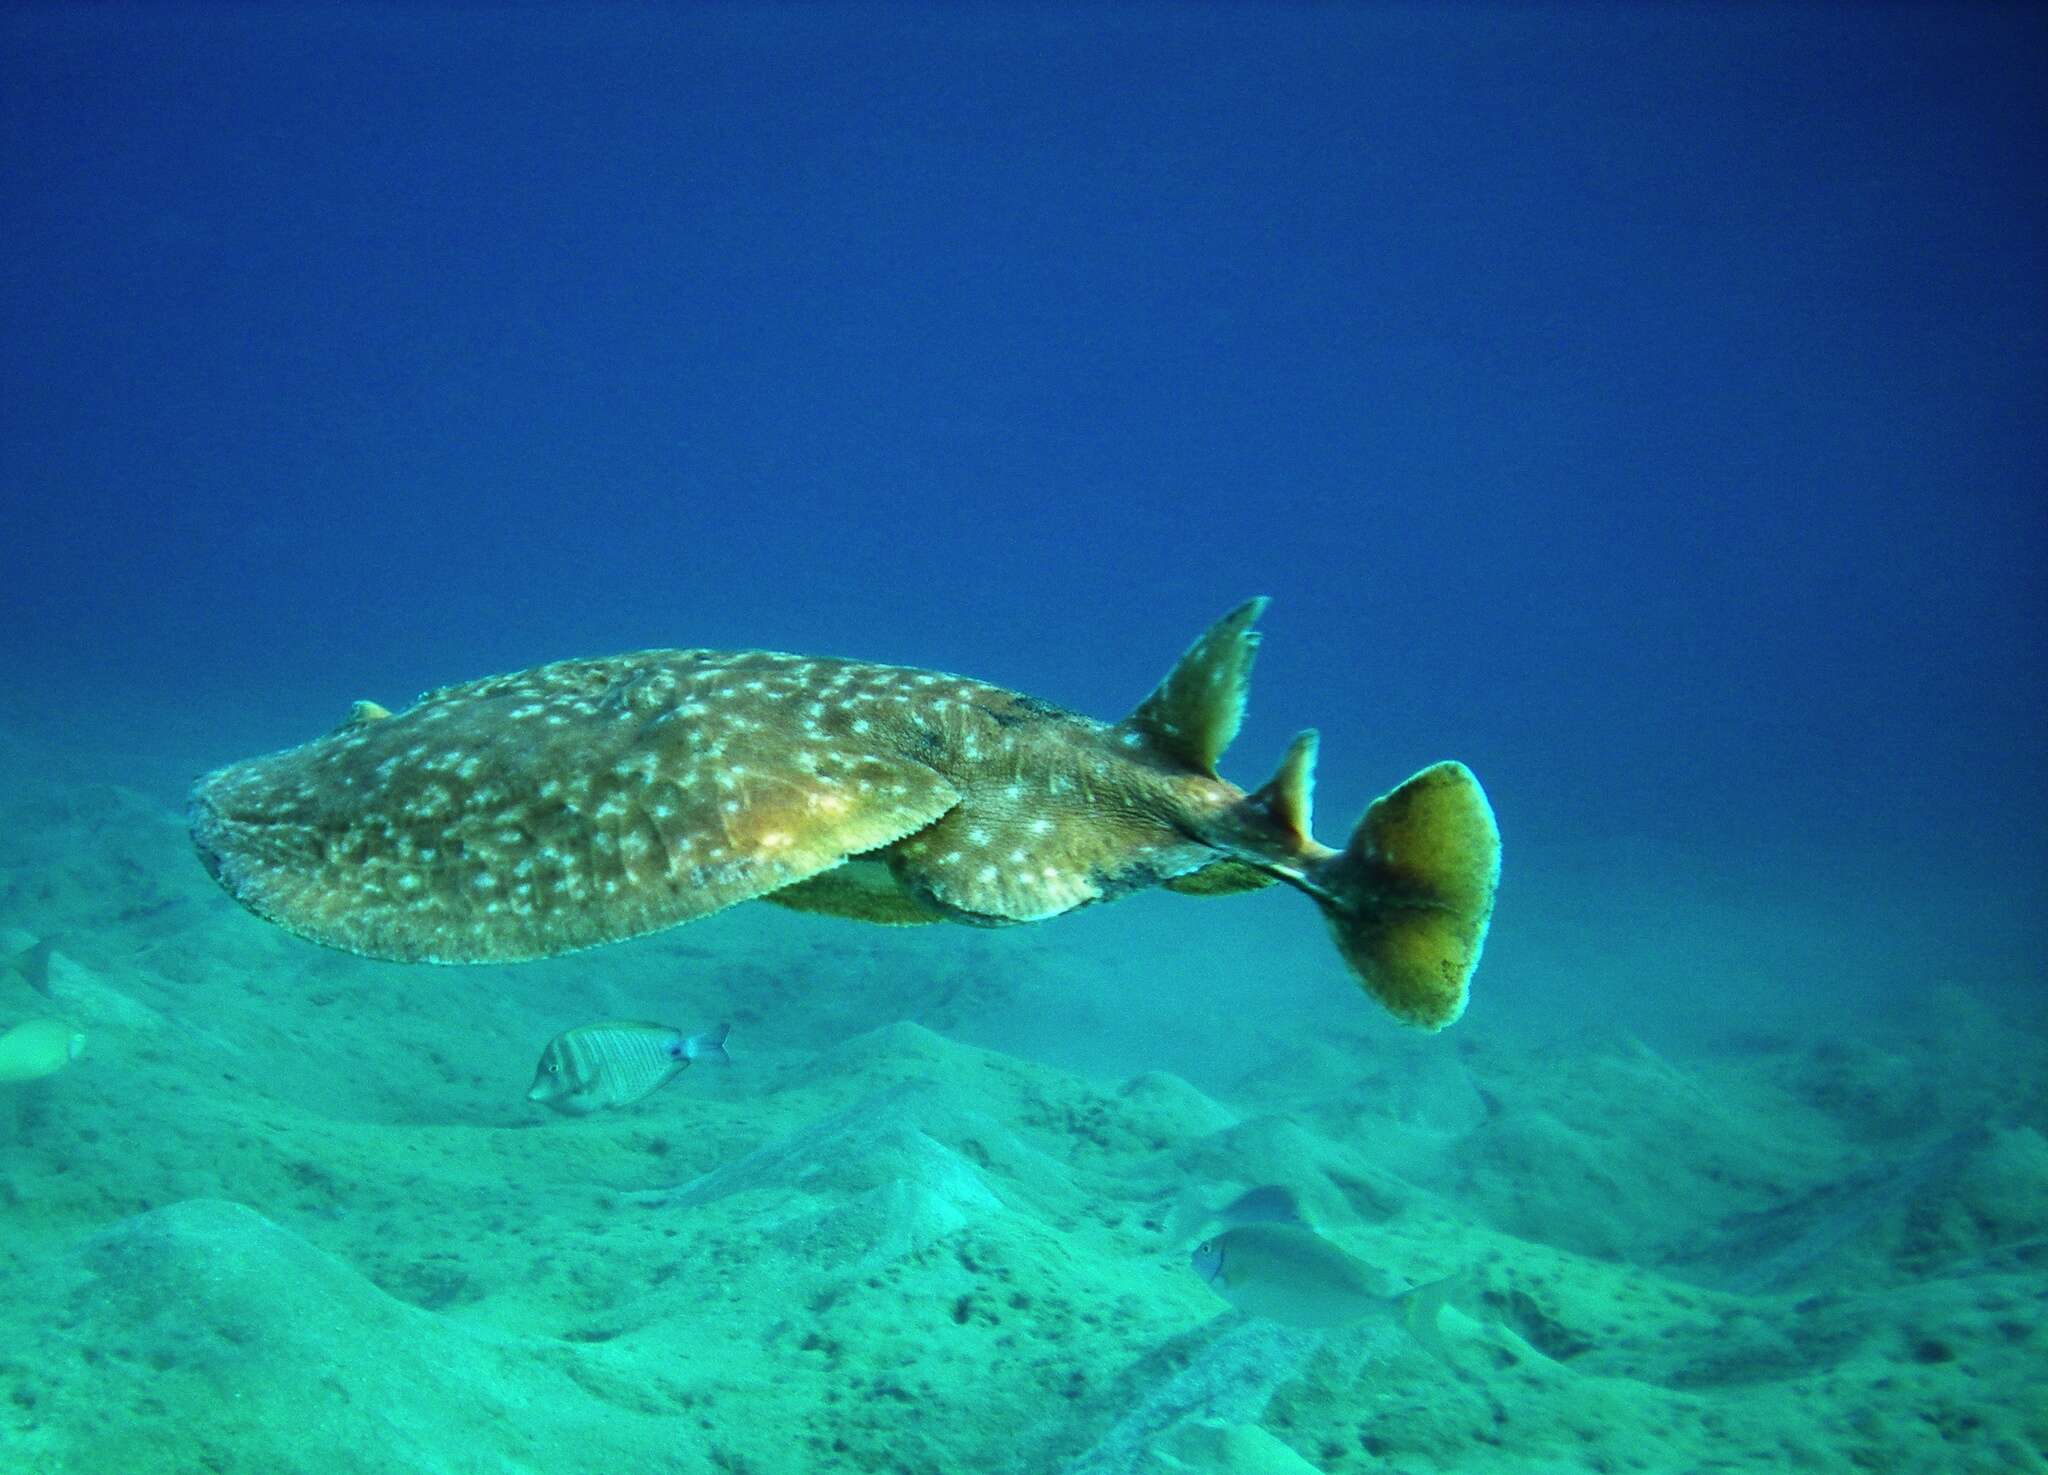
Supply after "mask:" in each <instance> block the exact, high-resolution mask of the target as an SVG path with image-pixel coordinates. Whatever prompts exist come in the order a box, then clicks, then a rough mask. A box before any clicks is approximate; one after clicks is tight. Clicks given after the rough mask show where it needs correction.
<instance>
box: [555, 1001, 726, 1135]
mask: <svg viewBox="0 0 2048 1475" xmlns="http://www.w3.org/2000/svg"><path fill="white" fill-rule="evenodd" d="M731 1032H732V1026H731V1025H728V1024H721V1025H720V1026H718V1028H717V1029H715V1030H712V1031H711V1032H710V1033H708V1034H701V1035H686V1034H684V1033H683V1032H682V1031H681V1030H679V1029H670V1028H669V1027H668V1026H667V1025H665V1024H641V1023H637V1022H635V1021H632V1020H607V1021H606V1022H604V1023H602V1024H586V1025H581V1026H579V1027H578V1028H576V1029H570V1030H564V1031H563V1032H562V1033H560V1034H558V1035H556V1036H555V1037H554V1038H553V1039H552V1040H549V1041H548V1045H547V1048H546V1049H545V1050H543V1051H541V1052H540V1064H539V1065H537V1066H535V1067H534V1071H533V1087H532V1089H531V1090H529V1091H528V1092H527V1093H526V1099H527V1100H528V1101H538V1102H539V1103H540V1104H541V1105H542V1106H551V1107H553V1108H554V1109H555V1110H556V1111H559V1112H565V1113H567V1114H568V1115H570V1116H582V1115H584V1114H586V1113H588V1112H593V1111H603V1110H606V1109H607V1108H610V1107H615V1106H631V1105H632V1104H633V1103H634V1102H635V1101H638V1100H640V1099H641V1098H642V1097H643V1096H648V1095H651V1094H653V1093H654V1092H656V1091H659V1090H660V1089H661V1088H662V1087H663V1086H666V1085H667V1084H668V1083H669V1082H670V1081H672V1080H674V1079H675V1078H676V1077H677V1076H679V1075H681V1074H682V1073H683V1072H684V1071H686V1070H688V1069H689V1068H690V1067H691V1066H692V1065H693V1064H695V1063H696V1062H697V1061H699V1060H711V1061H716V1062H717V1063H718V1064H720V1065H725V1064H729V1063H730V1062H731V1059H732V1057H731V1056H729V1055H727V1054H726V1053H725V1037H726V1036H727V1035H728V1034H730V1033H731Z"/></svg>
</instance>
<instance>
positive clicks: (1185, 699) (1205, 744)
mask: <svg viewBox="0 0 2048 1475" xmlns="http://www.w3.org/2000/svg"><path fill="white" fill-rule="evenodd" d="M1266 604H1267V600H1266V599H1265V597H1264V596H1263V595H1262V596H1260V597H1259V598H1257V599H1247V600H1246V601H1245V602H1244V603H1243V604H1240V605H1239V606H1238V607H1237V608H1236V609H1234V610H1232V611H1231V612H1230V613H1229V614H1227V615H1225V616H1224V617H1223V618H1222V619H1220V620H1218V621H1217V622H1216V623H1215V624H1213V625H1211V626H1210V627H1209V628H1208V629H1207V630H1206V631H1205V632H1203V635H1202V638H1201V639H1200V640H1197V641H1196V642H1195V643H1194V644H1193V645H1191V646H1189V647H1188V649H1187V654H1185V655H1183V656H1182V657H1181V658H1180V660H1179V662H1177V663H1176V664H1175V666H1174V668H1173V670H1171V671H1170V672H1168V673H1167V677H1166V679H1165V680H1164V681H1162V682H1160V683H1159V685H1158V686H1157V687H1155V688H1154V689H1153V692H1152V695H1150V696H1148V697H1146V698H1145V700H1144V701H1142V702H1140V703H1139V704H1138V710H1137V711H1135V712H1133V713H1131V715H1130V716H1129V717H1127V718H1125V719H1124V723H1123V725H1124V727H1125V728H1126V729H1127V730H1128V731H1130V732H1134V733H1137V734H1139V735H1140V736H1142V737H1143V738H1144V739H1145V741H1146V742H1148V743H1149V744H1150V745H1151V746H1152V747H1154V748H1156V749H1158V750H1159V751H1161V752H1164V753H1167V754H1170V755H1172V756H1173V757H1175V758H1178V759H1179V760H1180V761H1181V762H1183V763H1185V764H1187V765H1188V766H1189V767H1190V768H1192V769H1194V770H1195V771H1196V772H1198V773H1202V774H1207V775H1208V776H1209V777H1211V778H1214V777H1215V776H1216V760H1217V759H1218V758H1220V757H1222V756H1223V750H1224V749H1225V748H1227V747H1229V746H1230V740H1231V739H1232V738H1234V737H1236V736H1237V729H1238V724H1239V723H1241V722H1242V721H1243V720H1244V703H1245V693H1246V689H1247V687H1248V685H1249V683H1250V681H1251V674H1252V656H1253V655H1254V654H1255V653H1256V652H1257V650H1258V648H1259V632H1258V631H1257V630H1254V629H1253V628H1252V626H1253V625H1255V624H1256V623H1257V622H1258V619H1259V616H1260V615H1262V614H1264V613H1265V612H1266Z"/></svg>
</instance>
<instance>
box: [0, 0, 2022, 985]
mask: <svg viewBox="0 0 2048 1475" xmlns="http://www.w3.org/2000/svg"><path fill="white" fill-rule="evenodd" d="M0 39H4V46H5V62H4V75H0V82H4V86H0V109H4V115H0V122H4V135H5V136H4V147H0V210H4V235H5V244H4V247H0V271H4V280H0V324H4V345H0V417H4V426H0V429H4V434H0V574H4V580H0V613H4V622H5V623H4V629H0V655H4V660H5V662H6V669H7V675H8V678H9V679H8V681H7V689H8V691H9V693H10V709H9V711H8V713H7V714H6V716H5V718H4V722H5V725H7V726H11V727H14V728H16V729H18V730H21V731H24V732H27V733H28V734H30V735H31V736H37V737H44V738H49V737H55V738H57V739H60V740H62V741H64V742H65V743H67V744H69V745H71V746H72V747H73V748H74V749H80V750H87V751H91V750H104V751H105V752H107V753H108V754H110V755H116V756H115V757H114V758H113V759H112V761H111V767H112V771H113V772H114V774H115V776H119V770H120V767H121V763H122V761H123V760H122V759H121V758H120V757H119V756H118V755H133V754H147V755H153V756H154V757H155V758H156V759H158V760H161V761H164V762H167V763H171V764H173V765H175V766H177V767H178V768H179V769H180V771H181V772H182V771H183V770H187V769H196V768H197V767H200V766H205V765H210V764H212V763H216V762H222V761H226V760H228V759H231V758H235V757H240V756H244V755H245V754H247V753H249V752H253V751H255V750H258V749H261V748H267V747H275V746H281V745H284V744H286V743H290V742H294V741H298V740H300V739H302V738H304V737H307V736H310V735H311V734H312V733H313V732H315V731H318V730H320V729H322V728H324V727H325V726H326V725H328V724H330V723H331V722H332V721H333V720H335V719H336V718H337V717H338V716H339V715H340V714H341V712H342V711H343V710H345V708H346V705H347V703H348V702H349V701H350V700H351V699H353V698H356V697H375V698H377V699H380V700H383V701H385V702H386V703H387V704H390V705H397V704H399V703H402V702H404V701H405V700H407V699H409V697H410V696H411V695H412V694H413V693H414V692H416V691H418V690H419V689H421V688H423V687H425V686H428V685H431V684H436V683H439V682H442V681H447V680H454V679H459V678H463V677H468V676H473V675H479V674H483V673H485V672H488V671H492V670H498V669H505V668H510V667H516V666H520V665H525V664H530V663H532V662H535V661H539V660H543V659H551V658H554V657H557V656H562V655H568V654H576V653H595V652H602V651H606V650H611V649H618V648H626V647H632V646H637V645H670V644H673V645H693V644H703V645H767V646H776V647H782V648H796V649H816V650H824V651H830V652H836V653H847V654H858V655H871V656H875V657H878V658H888V659H898V660H903V661H909V662H914V663H917V664H925V665H933V666H940V667H947V668H953V669H962V670H966V671H969V672H972V673H973V674H976V675H981V676H986V677H989V678H993V679H998V680H1004V681H1007V682H1010V683H1012V684H1015V685H1018V686H1021V687H1025V688H1027V689H1031V690H1033V691H1035V692H1037V693H1039V694H1041V695H1044V696H1047V697H1050V698H1053V699H1055V700H1059V701H1062V702H1064V703H1066V704H1068V705H1071V706H1075V707H1078V708H1081V709H1084V710H1088V711H1091V712H1094V713H1096V714H1097V715H1101V716H1105V717H1107V716H1116V715H1119V714H1120V713H1121V712H1122V711H1123V710H1124V709H1126V708H1127V707H1129V706H1130V705H1131V704H1133V703H1134V702H1135V701H1136V700H1137V699H1138V698H1139V697H1140V696H1142V695H1143V693H1144V691H1145V689H1146V688H1147V687H1148V686H1149V685H1150V683H1151V682H1152V681H1153V680H1154V679H1156V677H1157V676H1158V675H1159V674H1160V672H1161V671H1162V670H1163V669H1164V668H1165V666H1166V665H1167V663H1168V662H1169V661H1170V659H1171V658H1172V656H1173V655H1174V653H1175V652H1176V651H1177V650H1178V649H1179V648H1180V647H1181V646H1182V645H1183V644H1185V642H1186V641H1187V640H1189V639H1190V638H1192V636H1193V635H1194V634H1195V633H1196V632H1197V631H1198V629H1199V628H1200V627H1201V625H1202V624H1203V623H1205V622H1206V621H1207V620H1208V619H1210V618H1212V617H1213V616H1214V615H1216V614H1217V613H1220V612H1221V611H1222V610H1223V609H1225V608H1226V607H1228V606H1229V605H1230V604H1232V603H1234V602H1235V601H1236V600H1237V599H1238V598H1240V597H1242V596H1244V595H1247V594H1252V593H1270V594H1272V595H1274V596H1276V604H1275V606H1274V609H1273V612H1272V615H1271V617H1270V620H1269V622H1268V629H1269V632H1270V633H1269V640H1268V644H1267V647H1266V650H1265V653H1264V655H1263V656H1262V666H1261V672H1260V680H1259V682H1258V684H1257V687H1256V693H1255V707H1254V712H1253V716H1252V721H1251V723H1250V724H1249V726H1248V727H1247V730H1246V733H1245V736H1244V738H1243V739H1242V740H1241V749H1240V751H1239V752H1237V753H1235V754H1234V755H1233V758H1232V769H1231V771H1232V772H1233V774H1234V775H1235V776H1236V777H1238V778H1240V779H1241V780H1244V781H1246V782H1253V781H1256V780H1257V779H1258V778H1260V777H1262V776H1263V773H1264V771H1265V769H1266V767H1267V765H1269V764H1270V763H1271V762H1272V761H1273V759H1274V758H1275V757H1277V754H1278V752H1279V749H1280V746H1281V744H1282V743H1283V742H1284V740H1285V738H1286V736H1287V735H1288V733H1289V732H1291V731H1292V729H1293V728H1294V727H1296V726H1301V725H1306V724H1310V723H1314V724H1318V725H1321V726H1322V727H1323V729H1324V733H1325V748H1324V788H1323V791H1322V793H1323V797H1324V799H1325V803H1326V807H1325V811H1324V818H1323V820H1322V826H1321V827H1322V829H1323V831H1324V838H1325V839H1329V840H1334V839H1337V838H1339V837H1340V836H1341V832H1342V829H1343V826H1344V824H1345V823H1347V822H1348V820H1349V819H1350V817H1351V815H1352V814H1353V813H1354V812H1355V810H1356V808H1357V807H1358V806H1359V805H1360V804H1362V803H1363V802H1364V801H1365V800H1366V799H1367V798H1368V797H1369V796H1370V795H1371V794H1372V793H1373V792H1375V791H1377V790H1378V789H1380V788H1382V787H1385V786H1386V785H1387V784H1389V783H1391V782H1392V781H1394V780H1395V779H1398V778H1399V777H1400V776H1401V775H1402V774H1403V773H1405V772H1406V771H1408V769H1410V768H1411V767H1413V766H1416V765H1418V764H1420V763H1422V762H1425V761H1428V760H1430V759H1433V758H1436V757H1440V756H1452V755H1455V756H1460V757H1463V758H1465V759H1467V760H1468V761H1469V762H1471V763H1472V764H1473V765H1474V767H1475V768H1477V769H1478V770H1479V771H1480V773H1481V775H1482V777H1484V778H1485V779H1486V780H1487V782H1488V784H1489V787H1490V788H1491V790H1492V792H1493V794H1494V798H1495V802H1496V804H1497V806H1498V808H1499V809H1500V811H1501V814H1502V819H1503V824H1504V827H1505V829H1506V831H1507V835H1508V843H1509V872H1508V881H1509V890H1508V891H1507V892H1506V893H1504V895H1505V898H1506V901H1505V903H1504V909H1503V912H1502V921H1501V927H1502V932H1501V935H1500V937H1499V939H1498V943H1497V945H1498V946H1500V947H1502V948H1505V949H1507V952H1506V954H1505V956H1506V957H1507V958H1508V959H1509V960H1510V961H1512V960H1513V958H1514V957H1515V953H1514V948H1515V947H1516V943H1515V941H1514V936H1515V931H1514V929H1515V925H1516V924H1515V918H1516V915H1517V912H1516V907H1517V906H1519V907H1520V908H1521V912H1520V915H1521V916H1523V917H1525V918H1529V919H1531V920H1532V921H1533V920H1535V919H1537V918H1538V917H1550V918H1552V919H1554V918H1555V917H1556V915H1557V914H1558V911H1559V909H1560V908H1567V909H1568V907H1569V905H1570V904H1571V903H1568V902H1567V901H1566V898H1570V897H1573V896H1576V897H1578V898H1579V903H1578V904H1580V905H1582V906H1583V907H1584V908H1585V910H1586V919H1587V920H1588V921H1589V923H1590V924H1592V925H1596V926H1597V923H1598V919H1599V916H1600V910H1601V906H1600V900H1599V898H1600V897H1601V896H1603V895H1606V894H1611V893H1609V892H1606V891H1603V887H1606V886H1608V885H1610V884H1611V883H1612V881H1613V878H1614V877H1616V876H1621V875H1626V876H1628V877H1630V878H1632V879H1633V880H1634V881H1635V882H1637V883H1640V884H1641V885H1642V886H1643V887H1645V888H1647V891H1648V894H1652V895H1667V896H1669V897H1670V898H1672V899H1673V901H1674V903H1675V904H1682V905H1685V906H1694V905H1696V904H1698V903H1699V902H1700V900H1701V897H1702V895H1703V891H1702V888H1706V890H1708V891H1711V890H1712V888H1713V887H1714V886H1717V885H1721V886H1730V887H1733V888H1734V892H1735V893H1737V894H1739V895H1740V896H1743V897H1746V898H1748V899H1750V900H1751V901H1755V900H1757V899H1759V898H1768V899H1775V901H1776V902H1782V901H1783V900H1784V899H1785V898H1792V899H1794V900H1795V901H1796V900H1798V899H1799V898H1804V897H1808V896H1809V895H1810V896H1811V897H1812V902H1811V907H1810V908H1809V910H1811V909H1812V908H1819V909H1820V910H1821V912H1823V913H1825V910H1826V908H1827V907H1829V906H1832V905H1843V906H1847V907H1848V909H1847V910H1844V911H1841V912H1839V913H1838V914H1837V915H1835V917H1834V919H1833V920H1824V921H1823V923H1822V924H1820V925H1822V926H1823V927H1824V928H1833V929H1834V930H1835V931H1836V932H1839V933H1841V934H1843V935H1848V934H1851V933H1856V934H1860V935H1861V943H1860V946H1861V947H1862V948H1863V950H1864V952H1865V953H1867V954H1869V955H1870V956H1873V957H1875V956H1881V955H1884V954H1887V953H1898V952H1900V951H1902V950H1905V951H1911V950H1913V949H1919V950H1920V951H1917V952H1914V956H1913V960H1912V962H1911V964H1910V969H1909V971H1912V972H1914V973H1916V974H1924V971H1925V967H1937V968H1938V967H1941V966H1944V964H1945V962H1946V963H1953V962H1954V959H1955V957H1956V956H1958V955H1961V954H1968V956H1969V957H1970V958H1971V959H1975V960H1986V959H1988V960H1990V961H1988V962H1982V965H1981V966H1982V968H1983V969H1984V970H1986V971H1988V972H1990V973H1997V972H1998V971H1999V970H2000V969H2001V968H2006V967H2007V966H2008V965H2009V966H2010V968H2011V969H2014V970H2019V971H2020V972H2022V973H2024V974H2025V977H2026V979H2027V980H2028V981H2038V977H2039V971H2038V958H2039V956H2040V950H2041V945H2042V943H2043V941H2044V937H2043V927H2042V922H2041V910H2040V909H2041V906H2042V903H2043V900H2044V897H2043V884H2042V873H2043V857H2044V842H2043V839H2042V820H2043V817H2044V814H2043V800H2042V793H2043V789H2044V779H2048V774H2044V771H2043V770H2044V762H2043V753H2044V742H2043V738H2044V727H2048V723H2044V717H2043V702H2044V683H2043V674H2044V669H2043V668H2044V651H2043V614H2044V597H2043V592H2042V591H2043V583H2042V580H2041V578H2040V575H2039V572H2038V571H2039V569H2040V567H2041V565H2042V561H2043V554H2044V546H2043V545H2044V542H2048V537H2044V528H2048V513H2044V504H2048V498H2044V479H2043V470H2042V468H2043V464H2044V460H2043V451H2044V435H2043V404H2044V397H2043V381H2044V372H2043V371H2044V362H2048V343H2044V325H2048V302H2044V297H2048V291H2044V285H2043V284H2044V282H2048V261H2044V249H2043V239H2044V237H2043V228H2044V218H2048V210H2044V180H2048V148H2044V131H2043V125H2042V122H2041V119H2042V118H2043V116H2044V115H2048V113H2044V99H2043V96H2042V92H2043V85H2042V79H2043V77H2044V75H2048V72H2044V62H2048V46H2044V22H2043V19H2042V12H2040V11H2038V10H2033V9H2025V8H2010V9H2005V8H2001V9H1991V10H1981V11H1980V10H1969V9H1942V8H1934V7H1924V8H1913V9H1890V8H1878V7H1839V8H1822V9H1817V10H1812V11H1804V10H1799V9H1795V8H1789V7H1729V8H1719V7H1711V6H1708V7H1685V8H1680V7H1666V6H1653V7H1618V8H1611V9H1610V8H1603V7H1596V6H1589V5H1573V6H1565V7H1559V8H1555V9H1542V8H1514V9H1489V8H1480V7H1448V8H1443V9H1437V8H1433V7H1418V8H1414V9H1394V8H1373V9H1361V10H1355V11H1353V10H1342V9H1308V8H1271V9H1255V8H1241V9H1220V8H1219V9H1194V8H1187V7H1180V6H1174V7H1161V8H1156V9H1150V8H1139V7H1129V8H1119V9H1116V10H1100V11H1096V10H1078V9H1077V10H1075V11H1072V12H1066V13H1062V12H1059V11H1053V10H1043V9H1009V10H1004V9H997V8H993V7H986V8H985V7H974V8H970V9H967V10H965V11H960V12H955V11H951V10H915V9H876V10H858V9H851V8H844V7H839V8H820V9H786V8H773V9H765V8H764V9H761V10H758V11H755V10H745V9H737V8H735V9H721V10H704V11H686V10H681V9H678V10H674V11H669V10H658V11H643V10H632V9H591V10H577V9H572V8H549V9H546V10H543V11H526V12H517V13H513V12H500V11H496V10H492V9H488V8H481V7H479V8H451V9H447V10H442V11H425V10H421V9H418V8H391V9H385V8H381V7H379V8H368V7H362V8H352V9H347V10H335V9H318V8H314V9H307V10H304V11H300V12H287V11H284V10H282V9H276V8H249V9H240V10H234V11H225V10H223V11H210V10H192V11H179V10H175V9H169V8H163V7H148V8H142V9H127V8H112V7H109V8H99V7H92V8H82V9H79V10H75V11H72V10H61V9H29V10H17V11H13V12H10V13H8V14H6V15H5V16H4V17H0ZM133 767H134V768H135V771H136V772H137V773H138V774H140V773H141V772H142V768H143V765H142V764H141V763H140V762H139V761H137V762H135V763H134V764H133ZM1603 877H1605V879H1604V880H1603V879H1602V878H1603ZM1518 897H1519V898H1520V900H1519V901H1518V900H1517V898H1518ZM1845 898H1856V899H1858V900H1856V901H1855V902H1854V904H1853V905H1851V904H1850V903H1849V902H1848V901H1845V900H1844V899H1845ZM1801 904H1802V905H1803V904H1804V903H1801ZM1858 908H1860V910H1859V909H1858ZM1916 918H1917V922H1916V921H1914V920H1913V919H1916ZM1887 923H1890V924H1897V925H1899V926H1901V927H1902V928H1904V929H1905V930H1904V931H1903V932H1902V933H1901V934H1900V936H1901V937H1902V938H1908V937H1910V938H1911V939H1914V941H1913V942H1912V943H1911V947H1910V948H1908V946H1907V944H1906V943H1905V942H1901V943H1899V944H1898V945H1897V946H1894V944H1893V943H1892V942H1891V941H1889V940H1887V939H1885V938H1884V937H1882V936H1880V937H1878V938H1877V939H1875V940H1873V939H1872V937H1871V936H1870V933H1871V929H1872V928H1873V927H1874V926H1877V927H1880V929H1881V927H1882V925H1884V924H1887ZM1528 956H1529V957H1530V958H1531V959H1532V960H1533V957H1534V955H1533V954H1530V955H1528ZM1930 960H1931V961H1930ZM1548 963H1549V966H1553V967H1561V966H1564V964H1562V963H1561V962H1560V961H1559V958H1558V957H1557V956H1551V957H1549V959H1548ZM1531 965H1532V966H1533V961H1532V964H1531ZM1923 965H1924V966H1923ZM1972 966H1976V964H1973V965H1972ZM1963 971H1965V972H1967V971H1968V969H1967V968H1965V969H1964V970H1963ZM2008 981H2010V980H2008Z"/></svg>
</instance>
